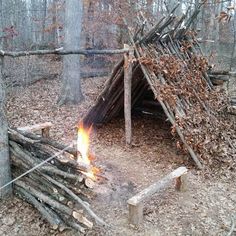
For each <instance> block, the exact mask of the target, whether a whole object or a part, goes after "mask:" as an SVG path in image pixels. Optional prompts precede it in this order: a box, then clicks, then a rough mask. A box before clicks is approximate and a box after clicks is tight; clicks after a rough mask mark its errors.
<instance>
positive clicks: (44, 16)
mask: <svg viewBox="0 0 236 236" xmlns="http://www.w3.org/2000/svg"><path fill="white" fill-rule="evenodd" d="M46 20H47V0H44V1H43V25H42V39H41V44H42V45H44V44H46V43H45V28H46Z"/></svg>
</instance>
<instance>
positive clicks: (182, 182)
mask: <svg viewBox="0 0 236 236" xmlns="http://www.w3.org/2000/svg"><path fill="white" fill-rule="evenodd" d="M186 174H187V168H186V167H179V168H178V169H176V170H174V171H173V172H171V173H170V174H168V175H166V176H165V177H164V178H162V179H161V180H159V181H158V182H156V183H154V184H153V185H151V186H149V187H147V188H146V189H144V190H143V191H141V192H139V193H138V194H137V195H135V196H133V197H132V198H130V199H129V200H128V202H127V203H128V206H129V223H130V224H132V225H135V226H138V225H140V224H141V223H142V221H143V207H144V204H143V202H144V201H146V200H147V199H149V198H150V197H151V196H152V195H153V194H155V193H158V192H160V191H161V190H162V189H164V188H166V187H167V186H168V185H169V184H170V183H171V182H172V181H173V180H176V185H175V189H176V190H178V191H184V190H186Z"/></svg>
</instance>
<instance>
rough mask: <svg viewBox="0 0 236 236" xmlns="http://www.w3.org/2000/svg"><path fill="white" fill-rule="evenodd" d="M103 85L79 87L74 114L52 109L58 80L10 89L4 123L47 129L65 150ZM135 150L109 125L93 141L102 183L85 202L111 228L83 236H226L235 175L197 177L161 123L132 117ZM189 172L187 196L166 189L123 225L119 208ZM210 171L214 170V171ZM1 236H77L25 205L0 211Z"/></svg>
mask: <svg viewBox="0 0 236 236" xmlns="http://www.w3.org/2000/svg"><path fill="white" fill-rule="evenodd" d="M104 81H105V78H97V79H85V80H83V81H82V87H83V93H84V95H85V100H84V102H83V103H82V104H80V105H78V106H72V105H71V106H62V107H58V106H57V104H56V102H57V98H58V94H59V93H60V86H61V82H60V81H59V80H48V81H45V80H42V81H38V82H37V83H35V84H33V85H30V86H28V87H27V88H20V87H15V88H13V89H11V91H10V92H9V95H8V103H7V111H8V113H7V115H8V119H9V122H10V124H11V125H12V126H14V127H19V126H26V125H31V124H35V123H40V122H46V121H51V122H53V124H54V126H53V128H52V131H51V136H52V137H53V138H55V139H57V140H59V141H62V142H64V143H70V141H71V140H75V136H76V132H75V127H76V125H77V123H78V121H79V120H80V118H81V117H83V115H84V114H85V113H86V111H87V110H88V108H89V107H90V106H91V105H92V104H93V103H94V101H95V99H96V97H97V95H98V93H99V91H101V89H102V87H103V85H104ZM133 130H134V146H133V147H132V148H127V147H126V146H125V145H124V121H123V120H122V119H119V120H114V121H112V122H111V123H109V124H106V125H104V126H102V127H100V128H95V129H94V131H93V135H92V143H91V151H92V152H93V153H94V154H95V156H96V159H97V160H96V163H97V164H98V165H99V166H102V167H103V171H104V173H105V174H106V176H108V180H107V181H104V182H103V183H101V184H99V186H97V187H96V188H95V190H94V191H95V192H96V194H95V196H94V197H93V198H92V199H90V200H89V202H90V203H91V206H93V209H94V211H95V212H96V213H97V214H98V215H99V216H101V217H102V218H103V219H104V220H105V221H106V222H107V223H108V224H109V225H110V226H111V227H109V228H108V229H99V228H96V229H94V230H92V231H89V232H88V233H87V235H111V236H113V235H122V236H123V235H124V236H126V235H145V236H146V235H147V236H148V235H150V236H155V235H226V234H227V232H228V231H229V230H230V226H231V216H232V215H233V214H236V187H235V174H233V173H230V172H228V171H227V172H226V171H225V172H224V174H221V175H220V176H219V174H216V175H215V174H212V173H206V172H204V173H202V172H198V171H197V170H196V169H195V168H194V167H193V166H191V165H190V164H189V163H190V162H189V160H188V158H187V157H186V156H184V155H183V154H180V153H178V152H177V149H176V147H175V141H174V140H173V138H172V136H171V134H170V127H169V126H168V124H167V123H166V122H165V121H161V120H154V119H147V118H143V117H137V118H135V119H134V120H133ZM183 165H186V166H187V167H188V168H189V174H188V190H187V191H186V192H181V193H180V192H176V191H175V190H174V188H173V186H170V187H169V188H168V189H166V190H165V191H163V192H161V193H160V194H158V195H155V196H153V198H152V199H151V200H149V201H148V202H146V203H145V210H144V212H145V216H144V223H143V224H142V225H141V226H140V227H139V228H135V227H133V226H131V225H129V224H128V217H127V214H128V210H127V204H126V201H127V199H128V198H129V197H131V196H132V195H133V194H135V193H137V192H138V191H139V190H142V189H143V188H145V187H147V186H149V185H150V184H152V183H154V182H156V181H157V180H158V179H160V178H161V177H162V176H164V175H166V174H168V173H169V172H171V171H172V170H174V169H175V168H177V167H179V166H183ZM216 171H217V170H216ZM0 235H7V236H16V235H20V236H31V235H32V236H33V235H35V236H36V235H42V236H46V235H57V236H70V235H77V233H76V232H74V231H65V232H58V231H54V230H52V229H50V227H49V225H48V224H47V223H46V222H45V221H44V220H43V219H42V217H41V216H40V214H39V213H38V212H37V211H36V210H35V209H33V208H32V207H31V206H30V205H29V204H27V203H25V202H23V201H22V200H20V199H18V198H16V197H14V198H13V199H9V200H6V201H5V202H1V203H0ZM235 235H236V234H235Z"/></svg>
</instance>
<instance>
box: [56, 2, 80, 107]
mask: <svg viewBox="0 0 236 236" xmlns="http://www.w3.org/2000/svg"><path fill="white" fill-rule="evenodd" d="M81 27H82V1H79V0H67V1H66V2H65V41H64V49H65V50H73V49H78V48H79V47H80V33H81ZM82 99H83V95H82V91H81V83H80V56H79V55H66V56H64V57H63V87H62V92H61V97H60V99H59V105H63V104H65V103H74V104H76V103H79V102H81V101H82Z"/></svg>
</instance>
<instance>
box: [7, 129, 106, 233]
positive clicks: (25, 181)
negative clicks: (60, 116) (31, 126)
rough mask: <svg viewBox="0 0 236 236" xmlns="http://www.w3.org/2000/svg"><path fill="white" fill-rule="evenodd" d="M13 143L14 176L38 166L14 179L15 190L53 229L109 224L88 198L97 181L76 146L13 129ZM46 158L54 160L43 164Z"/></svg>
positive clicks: (10, 133) (10, 132)
mask: <svg viewBox="0 0 236 236" xmlns="http://www.w3.org/2000/svg"><path fill="white" fill-rule="evenodd" d="M9 144H10V154H11V165H12V175H13V178H17V177H19V176H21V175H22V174H24V173H27V172H28V171H29V170H32V169H34V171H32V172H29V173H28V174H27V175H25V176H24V177H22V178H19V179H18V180H17V181H15V182H14V192H15V194H16V195H18V196H19V197H21V198H22V199H24V200H26V201H28V202H29V203H30V204H32V205H33V206H34V207H35V208H36V209H37V210H38V211H39V212H40V213H41V214H42V216H43V217H44V218H45V219H46V220H47V221H48V223H49V224H50V225H51V226H52V228H53V229H58V230H60V231H63V230H64V229H67V228H73V229H75V230H77V231H80V232H85V230H86V229H91V228H92V227H93V225H94V223H96V224H98V225H100V226H104V225H105V222H104V221H103V220H102V219H101V218H99V217H98V216H97V215H96V214H95V213H94V212H93V210H92V209H91V207H90V205H89V203H88V202H87V199H89V198H90V197H91V196H92V189H91V188H92V187H93V181H92V180H91V179H89V178H88V177H86V172H87V171H88V169H89V166H86V165H84V164H80V163H78V162H77V160H76V157H77V151H76V149H75V148H74V147H72V146H68V147H67V146H65V145H63V144H61V143H58V142H55V141H53V140H52V139H50V138H45V137H42V136H39V135H36V134H33V133H26V132H19V131H18V130H13V129H9ZM50 157H51V159H50ZM53 157H55V158H53ZM46 159H50V161H48V162H46V163H45V164H44V165H40V163H42V162H43V161H45V160H46Z"/></svg>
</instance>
